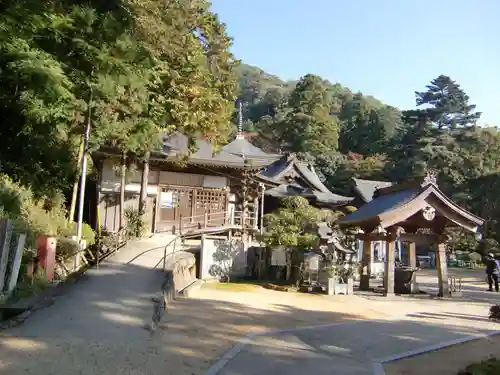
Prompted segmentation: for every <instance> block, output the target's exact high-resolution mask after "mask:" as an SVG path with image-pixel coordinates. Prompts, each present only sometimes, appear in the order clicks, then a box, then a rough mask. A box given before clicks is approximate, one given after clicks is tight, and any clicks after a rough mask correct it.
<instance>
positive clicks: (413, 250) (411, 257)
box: [408, 242, 417, 268]
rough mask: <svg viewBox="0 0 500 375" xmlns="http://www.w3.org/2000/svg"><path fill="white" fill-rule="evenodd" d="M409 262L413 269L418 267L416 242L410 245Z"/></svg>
mask: <svg viewBox="0 0 500 375" xmlns="http://www.w3.org/2000/svg"><path fill="white" fill-rule="evenodd" d="M408 253H409V254H408V260H409V266H410V267H412V268H416V267H417V244H416V243H415V242H409V243H408Z"/></svg>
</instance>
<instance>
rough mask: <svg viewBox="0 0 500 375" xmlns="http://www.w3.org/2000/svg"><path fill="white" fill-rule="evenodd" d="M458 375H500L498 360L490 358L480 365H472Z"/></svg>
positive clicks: (499, 361) (499, 362)
mask: <svg viewBox="0 0 500 375" xmlns="http://www.w3.org/2000/svg"><path fill="white" fill-rule="evenodd" d="M458 375H500V360H498V359H495V358H490V359H488V360H486V361H483V362H480V363H473V364H472V365H469V366H467V368H466V369H465V371H461V372H459V373H458Z"/></svg>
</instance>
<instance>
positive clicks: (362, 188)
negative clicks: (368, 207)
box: [353, 177, 393, 203]
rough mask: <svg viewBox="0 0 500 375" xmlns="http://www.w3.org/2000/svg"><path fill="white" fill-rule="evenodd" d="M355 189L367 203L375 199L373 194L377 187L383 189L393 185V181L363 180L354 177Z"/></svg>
mask: <svg viewBox="0 0 500 375" xmlns="http://www.w3.org/2000/svg"><path fill="white" fill-rule="evenodd" d="M353 181H354V184H355V185H354V190H355V191H356V192H357V193H358V194H359V196H360V197H361V199H363V200H364V201H365V202H366V203H367V202H370V201H371V200H372V199H373V195H374V194H375V191H377V189H383V188H386V187H389V186H392V184H393V183H392V182H387V181H374V180H362V179H360V178H354V177H353Z"/></svg>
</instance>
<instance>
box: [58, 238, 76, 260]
mask: <svg viewBox="0 0 500 375" xmlns="http://www.w3.org/2000/svg"><path fill="white" fill-rule="evenodd" d="M78 251H79V247H78V242H76V241H73V240H72V239H71V238H66V237H61V238H59V239H58V240H57V247H56V259H57V261H58V262H63V261H65V260H68V259H69V258H71V257H73V256H74V255H75V254H76V253H77V252H78Z"/></svg>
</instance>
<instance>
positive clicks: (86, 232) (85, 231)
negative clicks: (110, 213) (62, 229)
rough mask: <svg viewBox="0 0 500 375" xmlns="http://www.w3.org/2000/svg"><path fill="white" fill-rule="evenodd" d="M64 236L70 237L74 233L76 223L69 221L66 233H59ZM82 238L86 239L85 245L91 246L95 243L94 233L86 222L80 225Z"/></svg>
mask: <svg viewBox="0 0 500 375" xmlns="http://www.w3.org/2000/svg"><path fill="white" fill-rule="evenodd" d="M61 234H62V235H64V236H66V237H71V236H75V235H76V223H75V222H73V223H70V224H69V225H68V231H67V232H66V233H61ZM82 239H84V240H85V241H87V246H92V245H94V244H95V243H96V233H95V231H94V230H93V229H92V228H91V226H90V225H88V224H87V223H83V225H82Z"/></svg>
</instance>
